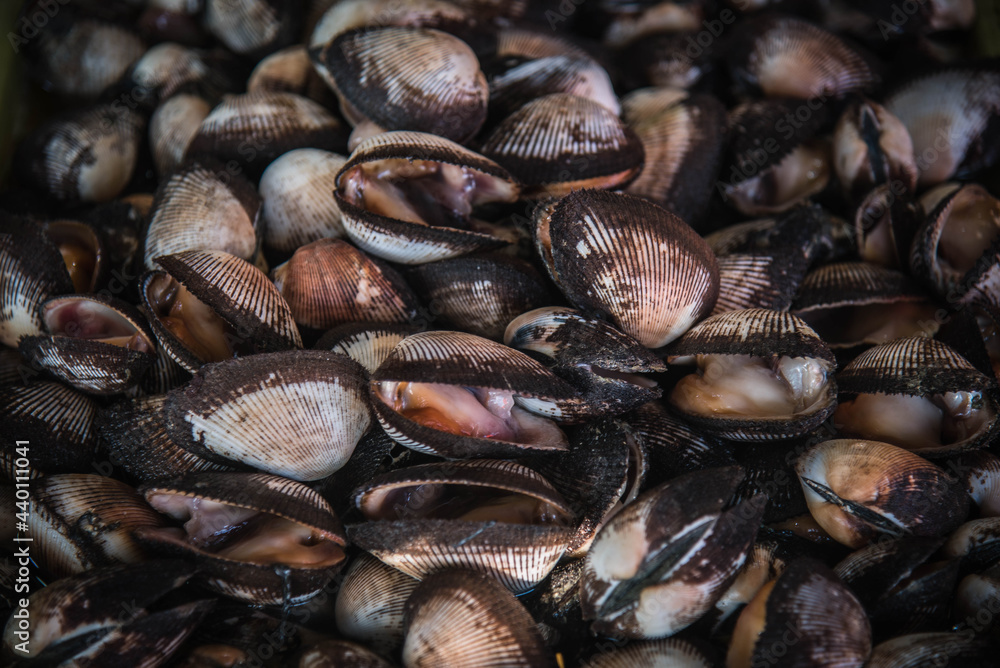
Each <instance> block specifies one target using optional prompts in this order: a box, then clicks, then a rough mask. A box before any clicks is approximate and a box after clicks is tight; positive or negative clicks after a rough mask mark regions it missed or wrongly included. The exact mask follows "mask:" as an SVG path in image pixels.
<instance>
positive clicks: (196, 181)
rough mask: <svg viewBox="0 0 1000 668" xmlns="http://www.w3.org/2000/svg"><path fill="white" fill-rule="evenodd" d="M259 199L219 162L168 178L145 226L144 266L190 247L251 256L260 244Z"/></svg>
mask: <svg viewBox="0 0 1000 668" xmlns="http://www.w3.org/2000/svg"><path fill="white" fill-rule="evenodd" d="M260 206H261V203H260V197H258V195H257V193H256V191H255V190H254V187H253V186H252V185H250V183H249V182H248V181H247V180H246V179H245V178H243V177H242V176H239V175H235V176H234V175H231V174H228V173H227V172H226V171H225V168H224V167H223V166H222V165H221V164H219V163H213V162H195V163H191V164H188V165H186V166H185V167H183V168H181V169H180V170H179V171H177V172H175V173H173V174H172V175H171V176H170V178H169V179H167V180H165V181H163V182H162V183H161V185H160V188H159V190H158V191H157V193H156V198H155V201H154V202H153V209H152V212H151V216H150V219H149V227H148V228H147V230H146V237H145V248H144V253H143V258H144V264H145V267H146V268H147V269H155V268H156V263H155V260H156V258H158V257H160V256H161V255H170V254H171V253H179V252H181V251H187V250H220V251H225V252H227V253H231V254H233V255H235V256H237V257H241V258H243V259H244V260H249V259H250V258H251V257H252V256H253V254H254V251H255V250H256V248H257V233H256V229H257V224H258V223H257V219H258V216H259V215H260Z"/></svg>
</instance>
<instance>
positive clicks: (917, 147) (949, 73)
mask: <svg viewBox="0 0 1000 668" xmlns="http://www.w3.org/2000/svg"><path fill="white" fill-rule="evenodd" d="M998 86H1000V73H997V72H995V71H992V70H990V69H988V68H985V69H977V68H974V67H961V66H956V67H945V68H942V69H940V70H934V71H931V72H929V73H927V74H925V75H923V76H918V77H915V78H913V79H911V80H909V81H907V82H906V83H905V84H903V85H901V86H899V87H898V88H896V90H894V91H892V92H891V93H889V95H888V96H886V98H885V108H886V109H887V110H888V111H889V112H890V113H892V114H893V115H894V116H896V118H898V119H899V120H900V121H901V122H902V123H903V125H905V126H906V129H907V131H908V132H909V134H910V138H911V139H912V141H913V155H914V156H915V158H916V161H917V169H918V171H919V177H918V180H917V184H918V186H919V187H921V188H925V187H927V186H932V185H935V184H937V183H942V182H944V181H947V180H949V179H951V178H952V177H956V176H957V177H961V176H962V175H964V174H966V173H968V172H973V171H976V170H979V169H982V168H983V167H986V166H989V165H991V164H993V163H994V162H995V161H996V159H997V157H998V155H1000V154H998V151H997V149H996V147H995V145H996V142H995V135H996V127H995V126H996V117H997V114H998V113H1000V93H998V90H1000V89H998Z"/></svg>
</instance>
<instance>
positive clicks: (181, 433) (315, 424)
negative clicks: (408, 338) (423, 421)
mask: <svg viewBox="0 0 1000 668" xmlns="http://www.w3.org/2000/svg"><path fill="white" fill-rule="evenodd" d="M364 375H365V374H364V370H363V369H362V368H361V366H360V365H358V364H357V363H356V362H353V361H352V360H350V359H348V358H347V357H345V356H344V355H338V354H336V353H329V352H323V351H314V350H301V351H287V352H280V353H261V354H258V355H251V356H248V357H241V358H237V359H234V360H230V361H228V362H223V363H218V364H212V365H206V366H205V367H203V368H202V369H201V370H200V371H199V372H198V373H197V374H196V375H195V377H194V379H193V380H192V381H191V383H189V384H188V385H187V386H185V387H182V388H178V389H176V390H173V391H172V392H170V393H169V394H168V395H167V401H166V404H165V405H164V411H165V420H166V426H167V433H168V434H169V435H170V437H171V438H172V439H173V440H174V441H175V442H176V443H177V444H178V445H181V446H182V447H184V448H185V449H188V450H192V451H194V452H196V453H197V452H198V451H199V450H203V451H208V452H211V453H213V454H214V455H216V456H221V457H225V458H227V459H233V460H236V461H238V462H241V463H243V464H246V465H249V466H253V467H254V468H258V469H260V470H264V471H268V472H271V473H274V474H277V475H283V476H286V477H289V478H292V479H294V480H318V479H320V478H323V477H325V476H328V475H330V474H331V473H333V472H334V471H336V470H337V469H339V468H340V467H341V466H343V465H344V463H345V462H346V461H347V460H348V459H349V458H350V456H351V453H352V452H353V451H354V447H355V446H356V445H357V443H358V440H359V439H360V438H361V436H362V435H363V434H364V432H365V431H366V430H367V429H368V426H369V424H370V423H371V417H370V415H369V408H368V399H367V397H366V388H365V386H364Z"/></svg>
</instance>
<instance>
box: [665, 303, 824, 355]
mask: <svg viewBox="0 0 1000 668" xmlns="http://www.w3.org/2000/svg"><path fill="white" fill-rule="evenodd" d="M670 354H671V355H752V356H754V357H770V356H771V355H781V356H783V357H811V358H815V359H820V360H823V361H825V362H827V364H828V365H829V366H830V368H833V366H834V364H835V359H834V355H833V352H831V351H830V348H829V346H827V345H826V343H824V342H823V340H822V339H821V338H820V337H819V334H817V333H816V331H815V330H814V329H813V328H812V327H810V326H809V325H807V324H806V323H805V321H804V320H802V319H801V318H799V317H797V316H794V315H792V314H790V313H784V312H781V311H771V310H768V309H762V308H754V309H743V310H739V311H729V312H727V313H720V314H719V315H714V316H712V317H711V318H708V319H707V320H704V321H703V322H700V323H698V324H697V325H696V326H695V327H693V328H691V330H690V331H688V332H687V333H686V334H685V335H684V336H682V337H681V338H680V339H678V340H677V342H676V343H675V344H674V345H673V346H671V348H670Z"/></svg>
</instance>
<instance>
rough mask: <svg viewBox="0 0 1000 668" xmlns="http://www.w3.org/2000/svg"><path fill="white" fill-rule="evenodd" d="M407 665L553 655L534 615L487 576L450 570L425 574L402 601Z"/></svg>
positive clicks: (531, 661)
mask: <svg viewBox="0 0 1000 668" xmlns="http://www.w3.org/2000/svg"><path fill="white" fill-rule="evenodd" d="M403 663H404V664H405V665H407V666H444V665H455V666H467V665H474V664H485V665H511V666H514V665H520V666H538V667H540V668H544V667H546V666H551V665H553V663H554V662H553V657H552V655H551V652H550V650H549V649H548V648H546V646H545V643H544V642H543V641H542V636H541V634H539V632H538V630H537V629H536V628H535V624H534V620H533V619H532V618H531V615H530V614H528V611H527V610H525V608H524V606H522V605H521V603H520V602H518V600H517V599H515V598H514V597H513V596H512V595H511V594H510V592H508V591H506V590H504V589H503V588H502V587H500V586H499V585H498V584H497V583H496V582H495V581H494V580H492V579H491V578H488V577H485V576H483V575H479V574H477V573H471V572H469V571H460V570H452V571H448V572H444V573H440V574H438V575H435V576H432V577H429V578H427V579H426V580H424V582H422V583H421V584H420V586H418V587H417V589H416V590H415V591H414V592H413V594H412V595H411V596H410V598H409V600H408V601H407V602H406V640H405V641H404V644H403Z"/></svg>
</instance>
